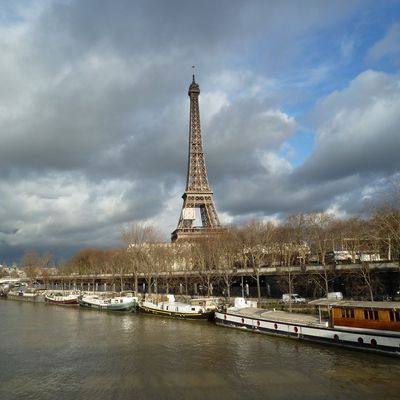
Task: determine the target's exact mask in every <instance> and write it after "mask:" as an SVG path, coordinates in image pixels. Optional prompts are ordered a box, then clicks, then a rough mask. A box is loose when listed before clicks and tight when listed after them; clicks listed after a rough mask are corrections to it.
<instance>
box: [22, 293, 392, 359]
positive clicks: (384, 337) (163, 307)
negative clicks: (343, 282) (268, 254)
mask: <svg viewBox="0 0 400 400" xmlns="http://www.w3.org/2000/svg"><path fill="white" fill-rule="evenodd" d="M26 295H28V293H27V294H26ZM30 295H31V296H32V295H33V294H30ZM44 298H45V301H46V302H47V303H49V304H59V305H74V304H75V305H79V306H81V307H84V308H89V309H95V310H106V311H136V310H138V311H140V312H143V313H146V314H152V315H158V316H164V317H174V318H181V319H203V320H210V319H213V320H215V323H216V324H217V325H220V326H224V327H229V328H237V329H241V330H243V331H248V332H257V333H265V334H269V335H275V336H282V337H288V338H294V339H300V340H308V341H314V342H318V343H323V344H333V345H337V346H342V347H350V348H355V349H360V350H367V351H371V352H378V353H383V354H391V355H396V356H400V302H393V301H379V302H378V301H376V302H371V301H347V300H329V299H321V300H316V301H313V302H310V303H309V304H313V305H314V306H316V307H318V311H319V312H318V315H317V314H316V315H311V314H301V313H289V312H285V311H282V310H275V309H273V310H267V309H263V308H257V303H256V302H251V301H248V300H246V299H244V298H236V299H235V300H234V304H233V305H232V306H221V305H218V302H217V299H216V298H208V299H204V298H203V299H192V300H191V301H190V302H189V303H182V302H178V301H176V300H175V297H174V295H171V294H168V295H153V296H151V297H150V296H146V297H144V298H142V299H139V297H137V296H134V295H133V294H132V293H125V294H119V295H116V296H113V297H111V296H109V297H105V296H104V295H103V296H101V295H95V294H82V295H81V294H80V293H78V292H72V293H68V294H66V293H61V292H50V293H45V294H44ZM321 308H322V310H321Z"/></svg>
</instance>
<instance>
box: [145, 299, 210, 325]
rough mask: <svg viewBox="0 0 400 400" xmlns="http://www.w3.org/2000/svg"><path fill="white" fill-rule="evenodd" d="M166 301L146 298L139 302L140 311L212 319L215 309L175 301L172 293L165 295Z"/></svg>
mask: <svg viewBox="0 0 400 400" xmlns="http://www.w3.org/2000/svg"><path fill="white" fill-rule="evenodd" d="M165 297H166V301H160V302H157V301H154V300H153V301H151V300H144V301H142V302H141V303H139V306H138V308H139V311H140V312H143V313H145V314H152V315H157V316H161V317H172V318H179V319H206V320H207V319H212V317H213V316H214V310H212V309H207V308H205V307H204V306H200V305H195V304H186V303H180V302H177V301H175V297H174V295H172V294H168V295H166V296H165Z"/></svg>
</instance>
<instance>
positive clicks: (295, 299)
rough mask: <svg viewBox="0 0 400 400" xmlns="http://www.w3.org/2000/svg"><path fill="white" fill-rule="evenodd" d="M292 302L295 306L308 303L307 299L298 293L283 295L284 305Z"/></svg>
mask: <svg viewBox="0 0 400 400" xmlns="http://www.w3.org/2000/svg"><path fill="white" fill-rule="evenodd" d="M290 301H291V302H292V303H294V304H305V303H306V299H305V298H304V297H301V296H299V295H298V294H297V293H293V294H291V295H290V294H287V293H285V294H283V295H282V300H281V302H282V303H283V304H287V303H289V302H290Z"/></svg>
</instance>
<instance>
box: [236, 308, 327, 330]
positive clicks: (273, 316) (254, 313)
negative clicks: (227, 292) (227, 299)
mask: <svg viewBox="0 0 400 400" xmlns="http://www.w3.org/2000/svg"><path fill="white" fill-rule="evenodd" d="M229 312H230V313H232V314H235V315H238V316H241V317H244V318H257V319H264V320H269V321H274V322H281V323H290V324H301V325H309V326H316V327H326V322H327V320H326V319H322V321H321V322H320V320H319V317H318V316H316V315H309V314H298V313H290V312H286V311H270V310H264V309H261V308H252V307H247V308H241V309H234V308H232V309H230V310H229Z"/></svg>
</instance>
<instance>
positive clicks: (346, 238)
mask: <svg viewBox="0 0 400 400" xmlns="http://www.w3.org/2000/svg"><path fill="white" fill-rule="evenodd" d="M399 187H400V185H399ZM392 199H393V200H392V201H390V202H386V204H385V205H383V206H380V207H377V208H375V209H374V211H373V212H372V213H371V215H370V216H368V217H364V218H362V217H353V218H350V219H346V220H342V219H338V218H336V217H335V216H334V215H333V214H330V213H327V212H311V213H298V214H294V215H290V216H288V217H287V218H286V220H284V221H282V222H281V223H272V222H264V221H252V222H250V223H247V224H245V225H244V226H241V227H230V228H227V229H225V230H222V231H219V232H216V233H215V234H213V235H210V236H207V237H202V238H198V239H196V240H193V241H187V242H177V243H174V244H169V243H161V235H160V233H159V232H158V230H157V229H156V228H155V227H154V226H145V225H141V224H129V225H127V226H125V227H123V228H122V229H121V238H122V241H123V243H124V246H123V247H121V248H118V249H84V250H81V251H80V252H78V253H77V254H75V255H74V256H73V257H72V258H71V259H70V260H68V261H67V262H65V263H63V265H62V267H61V272H62V273H64V274H68V275H70V274H74V275H88V274H89V275H101V274H107V275H109V276H111V280H112V281H113V283H116V282H118V281H119V282H120V284H121V287H123V280H124V277H126V276H130V277H131V279H132V278H133V281H134V290H135V291H136V292H137V291H138V281H139V277H142V278H143V277H144V278H145V281H146V286H147V290H148V291H157V290H158V287H159V286H163V287H164V288H168V287H171V288H172V287H175V288H176V285H178V282H179V285H180V286H181V285H182V280H178V279H177V278H176V275H177V272H179V275H180V277H182V276H184V278H185V279H184V284H183V290H184V292H185V293H188V280H189V278H190V279H191V281H193V278H195V279H196V280H197V281H198V283H199V285H201V286H202V287H204V288H206V289H207V292H208V294H211V293H212V288H213V286H215V285H216V284H218V285H220V286H221V285H223V286H224V287H225V293H226V294H227V296H228V297H229V296H230V290H231V286H232V284H233V282H234V280H235V279H237V276H238V272H240V274H242V275H243V274H246V276H251V277H252V278H253V279H254V281H255V286H256V289H257V296H258V297H259V298H260V297H261V277H262V272H263V270H262V268H265V267H277V266H280V267H285V271H286V273H287V276H286V278H285V279H286V282H287V285H286V289H285V290H287V291H289V293H291V292H292V291H293V285H294V282H295V279H297V275H296V270H295V269H292V266H296V265H297V266H304V265H306V264H311V263H315V264H317V265H319V266H320V267H321V268H320V269H319V270H318V272H316V273H314V274H313V276H312V277H311V278H310V279H311V280H312V281H313V282H314V285H316V286H318V287H319V288H320V290H321V291H322V292H324V293H327V292H328V291H329V290H330V284H331V280H332V274H331V273H330V271H331V268H330V264H331V263H332V262H334V261H332V259H329V257H328V255H329V254H332V253H334V252H335V251H342V252H343V251H345V252H346V254H348V255H349V257H350V259H351V260H352V261H353V262H357V263H358V264H359V265H360V267H359V268H360V270H359V274H358V277H359V278H360V280H361V281H362V282H364V284H365V285H364V286H365V287H366V288H367V289H366V290H367V292H368V293H369V295H370V297H371V298H372V297H373V291H374V286H375V287H376V284H375V283H374V277H373V274H371V271H370V267H369V260H368V259H366V260H363V259H362V258H360V257H361V254H363V253H365V254H374V255H378V258H377V259H379V260H399V253H400V189H399V190H398V191H397V192H396V195H395V196H392ZM22 263H23V266H24V267H25V270H26V272H27V274H29V276H34V275H35V273H36V274H37V271H38V270H41V271H43V270H46V267H49V266H51V265H52V264H53V261H52V257H51V255H50V254H49V253H44V254H43V255H40V254H37V253H35V252H28V253H25V255H24V257H23V260H22ZM239 270H240V271H239ZM356 278H357V277H356ZM356 278H354V279H353V280H357V279H358V278H357V279H356ZM180 279H181V278H180ZM181 287H182V286H181Z"/></svg>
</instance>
